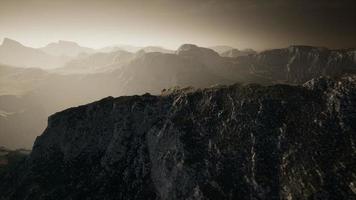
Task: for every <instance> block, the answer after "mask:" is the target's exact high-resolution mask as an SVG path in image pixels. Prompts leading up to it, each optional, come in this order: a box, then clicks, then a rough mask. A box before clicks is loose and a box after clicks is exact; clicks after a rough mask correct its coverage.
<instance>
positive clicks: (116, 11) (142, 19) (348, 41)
mask: <svg viewBox="0 0 356 200" xmlns="http://www.w3.org/2000/svg"><path fill="white" fill-rule="evenodd" d="M355 2H356V1H354V0H339V1H324V0H314V1H307V0H298V1H297V0H270V1H260V0H195V1H194V0H189V1H188V0H152V1H143V0H96V1H95V0H76V1H73V0H61V1H55V0H26V1H25V0H1V1H0V30H1V31H0V38H4V37H9V38H12V39H15V40H18V41H20V42H22V43H23V44H25V45H29V46H33V47H41V46H45V45H46V44H48V43H50V42H54V41H58V40H70V41H76V42H78V43H79V44H81V45H83V46H89V47H94V48H99V47H103V46H108V45H114V44H131V45H136V46H146V45H158V46H163V47H167V48H172V49H175V48H177V47H178V46H179V45H181V44H183V43H195V44H198V45H200V46H213V45H230V46H235V47H237V48H255V49H257V50H258V49H265V48H276V47H285V46H288V45H292V44H306V45H317V46H329V47H335V48H338V47H352V46H353V47H354V46H356V39H355V38H356V37H355V35H356V26H355V24H354V21H355V19H356V14H355V13H356V12H354V11H355V9H356V3H355Z"/></svg>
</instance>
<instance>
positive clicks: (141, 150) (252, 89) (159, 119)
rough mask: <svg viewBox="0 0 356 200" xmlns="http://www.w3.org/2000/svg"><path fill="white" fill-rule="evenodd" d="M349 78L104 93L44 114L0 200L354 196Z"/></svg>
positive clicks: (355, 116) (353, 94)
mask: <svg viewBox="0 0 356 200" xmlns="http://www.w3.org/2000/svg"><path fill="white" fill-rule="evenodd" d="M355 111H356V79H355V77H344V78H340V79H338V80H331V79H328V78H319V79H314V80H312V81H309V82H308V83H306V84H305V85H304V86H287V85H274V86H259V85H246V86H243V85H233V86H229V87H225V86H224V87H213V88H208V89H198V90H193V89H190V88H186V89H179V90H175V89H172V90H168V91H164V92H163V93H162V94H161V95H160V96H152V95H149V94H146V95H143V96H126V97H119V98H112V97H108V98H105V99H102V100H100V101H98V102H94V103H91V104H88V105H84V106H80V107H76V108H71V109H68V110H65V111H62V112H60V113H57V114H55V115H53V116H51V117H50V118H49V120H48V127H47V128H46V130H45V131H44V133H43V134H42V135H41V136H39V137H38V138H37V139H36V142H35V144H34V147H33V151H32V153H31V155H30V156H29V158H28V159H27V160H26V161H25V162H24V163H23V165H21V166H19V167H18V168H16V169H13V171H12V172H10V173H8V174H7V175H6V176H3V177H1V180H0V190H1V191H2V192H1V193H0V199H28V200H29V199H298V200H299V199H355V198H356V176H355V174H356V168H355V167H354V166H355V165H356V161H355V154H356V148H355V142H356V141H355V139H356V138H355V136H356V135H355V132H356V126H355V123H354V122H355V120H356V112H355Z"/></svg>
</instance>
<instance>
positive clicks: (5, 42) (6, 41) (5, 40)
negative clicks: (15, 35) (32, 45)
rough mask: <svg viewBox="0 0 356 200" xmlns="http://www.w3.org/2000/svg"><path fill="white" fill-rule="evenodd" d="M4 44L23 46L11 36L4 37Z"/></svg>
mask: <svg viewBox="0 0 356 200" xmlns="http://www.w3.org/2000/svg"><path fill="white" fill-rule="evenodd" d="M2 46H7V47H9V46H21V47H22V46H23V45H22V44H21V43H20V42H18V41H16V40H13V39H10V38H4V40H3V42H2Z"/></svg>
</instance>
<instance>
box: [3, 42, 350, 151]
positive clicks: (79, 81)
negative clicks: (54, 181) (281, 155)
mask: <svg viewBox="0 0 356 200" xmlns="http://www.w3.org/2000/svg"><path fill="white" fill-rule="evenodd" d="M0 62H1V60H0ZM355 70H356V51H355V49H347V50H330V49H326V48H318V47H309V46H291V47H288V48H284V49H273V50H267V51H263V52H260V53H256V54H248V55H245V56H238V57H223V56H221V55H219V54H218V53H217V52H215V51H214V50H212V49H209V48H204V47H199V46H196V45H193V44H184V45H182V46H181V47H179V48H178V49H177V51H175V52H174V53H159V52H145V51H144V50H142V51H138V52H136V53H130V52H126V51H122V50H119V51H115V52H109V53H93V54H82V55H79V56H77V57H76V58H74V59H72V60H71V61H69V62H67V63H66V64H65V66H64V67H60V68H57V69H55V70H50V71H48V70H41V69H35V68H15V67H11V66H5V65H3V66H0V71H1V74H0V83H1V84H0V94H1V95H0V114H1V115H0V132H1V134H0V141H1V142H2V143H1V144H0V145H5V146H7V147H10V148H20V147H26V148H31V146H32V142H33V141H34V139H35V137H36V136H38V135H39V134H40V133H41V132H42V130H43V129H44V128H45V126H46V118H47V117H48V116H49V115H51V114H52V113H55V112H58V111H60V110H63V109H65V108H68V107H72V106H77V105H81V104H86V103H89V102H92V101H95V100H97V99H100V98H103V97H105V96H122V95H137V94H144V93H147V92H148V93H151V94H160V93H161V91H162V90H164V89H168V88H172V87H176V86H179V87H189V86H192V87H197V88H205V87H210V86H212V85H225V84H227V85H229V84H234V83H236V82H240V83H243V84H248V83H257V84H261V85H273V84H278V83H283V84H293V85H295V84H297V85H298V84H303V83H305V82H306V81H309V80H311V79H312V78H317V77H320V76H331V77H338V76H342V75H345V74H355V73H356V71H355ZM33 113H36V115H35V116H34V115H33ZM19 122H20V123H19ZM19 138H21V142H18V141H19Z"/></svg>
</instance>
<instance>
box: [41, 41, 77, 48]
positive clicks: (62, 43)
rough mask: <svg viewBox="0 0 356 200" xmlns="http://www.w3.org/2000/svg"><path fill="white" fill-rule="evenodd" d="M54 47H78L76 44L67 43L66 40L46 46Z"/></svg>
mask: <svg viewBox="0 0 356 200" xmlns="http://www.w3.org/2000/svg"><path fill="white" fill-rule="evenodd" d="M54 45H60V46H71V47H79V44H78V43H76V42H72V41H67V40H59V41H58V42H53V43H50V44H48V45H47V46H54Z"/></svg>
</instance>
